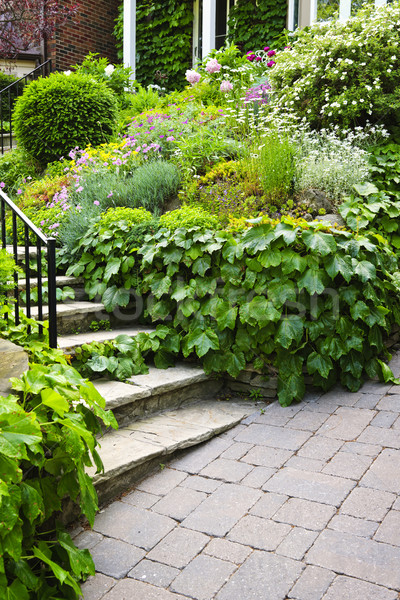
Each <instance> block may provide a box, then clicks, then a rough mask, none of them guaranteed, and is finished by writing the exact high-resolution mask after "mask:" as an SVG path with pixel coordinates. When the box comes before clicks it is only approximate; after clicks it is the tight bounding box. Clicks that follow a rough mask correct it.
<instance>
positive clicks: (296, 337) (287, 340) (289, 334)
mask: <svg viewBox="0 0 400 600" xmlns="http://www.w3.org/2000/svg"><path fill="white" fill-rule="evenodd" d="M303 329H304V324H303V321H302V319H301V318H300V317H296V316H293V317H289V318H285V319H282V321H281V322H280V324H279V327H278V331H277V334H276V336H275V341H276V342H277V343H278V344H280V345H281V346H282V347H283V348H289V346H290V345H291V343H292V342H293V341H294V342H296V343H299V342H300V340H301V338H302V336H303Z"/></svg>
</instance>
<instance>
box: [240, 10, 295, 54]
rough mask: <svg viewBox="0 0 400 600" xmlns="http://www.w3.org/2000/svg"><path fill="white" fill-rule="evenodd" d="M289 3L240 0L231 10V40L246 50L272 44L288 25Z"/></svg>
mask: <svg viewBox="0 0 400 600" xmlns="http://www.w3.org/2000/svg"><path fill="white" fill-rule="evenodd" d="M286 17H287V5H286V4H285V3H284V2H276V1H275V0H261V1H258V0H238V2H235V3H234V4H233V6H231V8H230V11H229V22H228V29H229V34H228V37H229V40H230V41H232V42H234V43H235V44H237V45H238V46H239V48H240V49H241V50H242V51H243V52H246V51H247V50H252V49H253V48H262V47H263V46H265V45H266V44H268V45H270V46H272V42H273V40H274V39H275V38H277V37H278V36H280V35H281V33H282V31H283V30H284V29H285V27H286Z"/></svg>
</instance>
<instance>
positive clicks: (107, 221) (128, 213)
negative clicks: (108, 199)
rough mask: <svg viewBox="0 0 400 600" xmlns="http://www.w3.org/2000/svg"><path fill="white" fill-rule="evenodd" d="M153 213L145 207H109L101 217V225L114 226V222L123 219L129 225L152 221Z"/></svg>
mask: <svg viewBox="0 0 400 600" xmlns="http://www.w3.org/2000/svg"><path fill="white" fill-rule="evenodd" d="M152 218H153V215H152V214H151V212H149V211H148V210H145V209H144V208H122V207H119V208H109V209H108V211H107V212H105V213H103V214H102V215H101V217H100V226H101V227H105V228H108V227H112V226H113V225H114V223H118V222H119V221H123V222H124V223H126V224H127V225H128V226H131V227H132V226H133V225H138V224H139V223H146V222H147V221H151V220H152Z"/></svg>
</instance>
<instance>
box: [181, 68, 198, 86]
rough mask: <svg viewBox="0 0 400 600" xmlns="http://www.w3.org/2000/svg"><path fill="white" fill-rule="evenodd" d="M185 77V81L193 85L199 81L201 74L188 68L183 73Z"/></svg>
mask: <svg viewBox="0 0 400 600" xmlns="http://www.w3.org/2000/svg"><path fill="white" fill-rule="evenodd" d="M185 77H186V81H188V82H189V83H191V84H192V85H194V84H195V83H199V81H200V77H201V75H200V73H198V72H197V71H191V70H189V69H188V70H187V71H186V73H185Z"/></svg>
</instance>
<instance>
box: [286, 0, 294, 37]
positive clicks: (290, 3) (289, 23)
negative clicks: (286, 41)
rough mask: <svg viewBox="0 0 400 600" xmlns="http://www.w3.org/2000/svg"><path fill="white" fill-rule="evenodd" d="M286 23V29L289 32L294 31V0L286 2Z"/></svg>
mask: <svg viewBox="0 0 400 600" xmlns="http://www.w3.org/2000/svg"><path fill="white" fill-rule="evenodd" d="M287 7H288V10H287V22H286V27H287V28H288V29H289V31H293V30H294V0H288V5H287Z"/></svg>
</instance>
